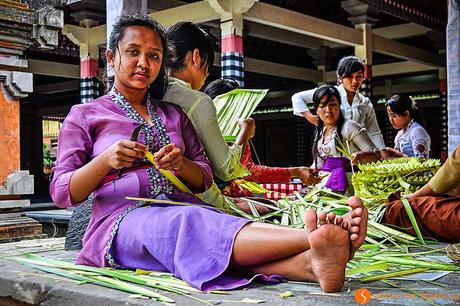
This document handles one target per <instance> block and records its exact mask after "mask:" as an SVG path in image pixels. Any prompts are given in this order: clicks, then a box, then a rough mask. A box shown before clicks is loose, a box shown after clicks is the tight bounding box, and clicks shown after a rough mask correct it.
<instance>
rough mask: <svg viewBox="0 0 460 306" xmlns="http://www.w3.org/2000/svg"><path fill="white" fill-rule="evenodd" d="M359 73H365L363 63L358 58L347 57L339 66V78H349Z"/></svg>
mask: <svg viewBox="0 0 460 306" xmlns="http://www.w3.org/2000/svg"><path fill="white" fill-rule="evenodd" d="M358 71H363V72H364V64H363V62H362V61H361V60H360V59H359V58H358V57H356V56H353V55H350V56H345V57H343V58H342V59H341V60H340V61H339V64H338V65H337V78H343V77H349V76H351V75H352V74H353V73H355V72H358Z"/></svg>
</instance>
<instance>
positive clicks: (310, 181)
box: [289, 167, 322, 185]
mask: <svg viewBox="0 0 460 306" xmlns="http://www.w3.org/2000/svg"><path fill="white" fill-rule="evenodd" d="M289 173H291V176H292V177H297V178H299V179H300V180H301V181H302V184H303V185H316V184H318V183H319V182H321V179H322V178H321V177H319V176H318V170H314V169H311V168H308V167H293V168H289Z"/></svg>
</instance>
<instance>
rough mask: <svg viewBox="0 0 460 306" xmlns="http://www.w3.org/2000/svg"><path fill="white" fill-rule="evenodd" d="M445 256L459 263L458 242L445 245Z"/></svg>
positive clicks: (459, 244)
mask: <svg viewBox="0 0 460 306" xmlns="http://www.w3.org/2000/svg"><path fill="white" fill-rule="evenodd" d="M447 256H449V258H450V259H452V260H453V261H455V262H456V263H458V264H460V243H456V244H451V245H449V246H448V247H447Z"/></svg>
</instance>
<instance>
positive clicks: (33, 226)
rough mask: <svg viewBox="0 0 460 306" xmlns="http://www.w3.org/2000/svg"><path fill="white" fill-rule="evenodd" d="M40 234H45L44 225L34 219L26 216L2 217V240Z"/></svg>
mask: <svg viewBox="0 0 460 306" xmlns="http://www.w3.org/2000/svg"><path fill="white" fill-rule="evenodd" d="M0 216H1V215H0ZM40 235H43V228H42V225H41V224H40V223H39V222H37V221H36V220H34V219H31V218H28V217H25V216H19V217H4V218H1V217H0V241H1V240H8V239H22V238H25V237H31V236H40Z"/></svg>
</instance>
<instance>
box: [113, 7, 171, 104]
mask: <svg viewBox="0 0 460 306" xmlns="http://www.w3.org/2000/svg"><path fill="white" fill-rule="evenodd" d="M131 26H142V27H146V28H149V29H151V30H152V31H154V32H156V33H158V35H159V36H160V39H161V45H162V46H163V60H162V63H161V68H160V71H159V73H158V76H157V78H156V79H155V81H154V82H153V83H152V84H150V86H149V92H150V96H151V97H152V98H155V99H162V98H163V94H164V93H165V91H166V87H167V86H168V76H167V74H166V69H165V63H166V61H167V59H168V48H167V46H168V43H167V39H166V32H165V30H164V28H163V26H162V25H161V24H159V23H158V22H157V21H155V20H154V19H152V18H150V17H148V16H143V15H131V16H129V15H128V16H122V17H120V18H119V19H118V20H117V21H116V22H115V24H114V25H113V28H112V32H111V33H110V37H109V41H108V43H107V49H108V50H110V51H111V52H112V53H113V54H115V52H116V51H117V50H118V52H120V50H119V49H118V43H119V42H120V40H122V39H123V36H124V34H125V30H126V29H127V28H128V27H131ZM120 60H121V59H120ZM114 78H115V77H114V76H110V77H106V83H107V84H106V90H107V91H109V90H110V88H112V86H113V83H114Z"/></svg>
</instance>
